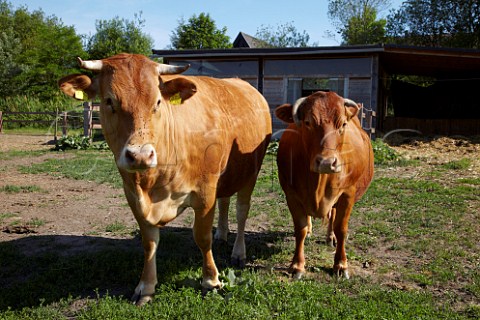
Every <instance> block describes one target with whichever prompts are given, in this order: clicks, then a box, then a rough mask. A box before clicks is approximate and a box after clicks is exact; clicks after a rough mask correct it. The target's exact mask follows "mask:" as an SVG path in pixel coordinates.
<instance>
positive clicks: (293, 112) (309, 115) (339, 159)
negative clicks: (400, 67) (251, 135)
mask: <svg viewBox="0 0 480 320" xmlns="http://www.w3.org/2000/svg"><path fill="white" fill-rule="evenodd" d="M358 110H359V106H358V105H357V104H356V103H355V102H353V101H352V100H349V99H344V98H342V97H340V96H339V95H337V94H336V93H334V92H322V91H319V92H316V93H314V94H312V95H310V96H308V97H306V98H300V99H299V100H297V102H296V103H295V104H294V105H293V106H292V105H291V104H284V105H281V106H278V107H277V108H276V109H275V115H276V116H277V118H279V119H281V120H283V121H285V122H287V123H295V124H296V129H297V131H298V133H299V134H300V135H301V137H302V142H303V145H304V148H305V151H306V154H308V155H309V156H310V170H311V171H314V172H317V173H338V172H340V171H341V170H342V165H343V164H344V163H345V161H346V156H347V155H346V154H345V153H348V150H347V148H343V145H344V143H345V136H346V134H345V133H346V132H347V131H348V129H349V123H350V121H351V119H352V118H353V117H354V116H355V115H356V114H357V113H358ZM350 156H351V155H350Z"/></svg>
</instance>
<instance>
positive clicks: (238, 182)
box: [175, 76, 272, 197]
mask: <svg viewBox="0 0 480 320" xmlns="http://www.w3.org/2000/svg"><path fill="white" fill-rule="evenodd" d="M185 78H187V79H188V80H190V81H192V82H193V83H195V85H196V87H197V93H196V94H195V95H194V96H193V97H192V98H190V99H189V100H187V101H186V102H185V105H181V106H178V108H179V110H178V112H177V114H176V115H175V116H176V121H179V120H180V119H181V121H185V123H188V127H189V128H188V130H191V131H192V132H199V133H201V134H204V135H205V137H206V138H205V140H204V141H205V142H206V143H207V144H206V145H203V146H198V145H197V146H189V148H194V147H198V148H200V149H202V150H205V155H204V159H203V160H204V161H209V159H208V157H210V155H212V157H214V159H212V160H211V161H212V162H215V161H216V160H217V158H216V157H217V155H214V153H219V154H221V157H222V159H223V160H224V163H223V164H220V166H221V169H220V173H221V174H220V177H219V180H218V185H217V197H227V196H231V195H233V194H234V193H235V192H237V191H238V190H239V189H241V188H242V186H243V185H244V184H245V183H247V182H248V181H250V179H255V178H256V176H257V174H258V171H259V170H260V166H261V164H262V161H263V158H264V155H265V152H266V148H267V146H268V143H269V141H270V136H271V133H272V126H271V117H270V111H269V107H268V103H267V102H266V100H265V99H264V97H263V96H262V95H261V94H260V93H259V92H258V91H257V90H256V89H255V88H254V87H252V86H251V85H250V84H249V83H247V82H245V81H243V80H241V79H215V78H210V77H202V76H198V77H196V76H193V77H187V76H186V77H185Z"/></svg>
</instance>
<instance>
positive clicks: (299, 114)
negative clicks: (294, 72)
mask: <svg viewBox="0 0 480 320" xmlns="http://www.w3.org/2000/svg"><path fill="white" fill-rule="evenodd" d="M358 110H359V106H358V105H357V104H356V103H355V102H353V101H351V100H348V99H344V98H342V97H340V96H338V95H337V94H336V93H334V92H316V93H314V94H312V95H310V96H308V97H306V98H301V99H299V100H298V101H297V102H296V103H295V105H294V106H292V105H291V104H284V105H281V106H279V107H277V108H276V110H275V114H276V116H277V117H278V118H279V119H281V120H283V121H285V122H287V123H290V125H289V126H288V128H287V130H286V131H285V132H284V133H283V135H282V138H281V139H280V146H279V149H278V155H277V164H278V170H279V179H280V184H281V186H282V188H283V190H284V192H285V195H286V197H287V203H288V207H289V209H290V213H291V215H292V218H293V223H294V226H295V243H296V244H295V254H294V256H293V260H292V263H291V265H290V269H289V271H290V272H291V273H292V274H293V275H294V276H295V277H296V278H301V276H302V275H303V274H304V273H305V257H304V241H305V237H306V236H307V232H308V228H309V227H308V226H309V220H310V216H313V217H317V218H322V219H324V220H326V219H330V220H331V221H333V232H334V234H335V237H336V240H337V244H336V252H335V259H334V265H333V269H334V272H335V273H336V274H338V275H341V274H343V275H344V276H345V277H346V278H348V277H349V275H348V267H347V256H346V254H345V240H346V237H347V232H348V220H349V218H350V213H351V211H352V207H353V205H354V203H355V202H356V201H357V200H359V199H360V198H361V196H362V195H363V194H364V193H365V191H366V189H367V188H368V186H369V184H370V182H371V180H372V177H373V151H372V146H371V144H370V139H369V137H368V136H367V134H366V133H365V132H364V131H363V129H362V128H361V126H360V122H359V120H358V118H357V117H356V115H357V113H358Z"/></svg>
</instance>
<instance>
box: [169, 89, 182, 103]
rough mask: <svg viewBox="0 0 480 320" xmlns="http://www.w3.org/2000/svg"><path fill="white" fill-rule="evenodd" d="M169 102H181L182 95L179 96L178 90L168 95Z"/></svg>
mask: <svg viewBox="0 0 480 320" xmlns="http://www.w3.org/2000/svg"><path fill="white" fill-rule="evenodd" d="M170 103H171V104H174V105H179V104H182V97H180V92H177V93H175V94H174V95H173V96H171V97H170Z"/></svg>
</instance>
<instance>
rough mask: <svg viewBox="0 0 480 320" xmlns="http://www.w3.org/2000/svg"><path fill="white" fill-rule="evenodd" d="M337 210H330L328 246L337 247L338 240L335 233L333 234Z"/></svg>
mask: <svg viewBox="0 0 480 320" xmlns="http://www.w3.org/2000/svg"><path fill="white" fill-rule="evenodd" d="M336 211H337V209H336V208H335V207H333V208H332V210H330V212H329V213H328V227H327V239H326V243H327V245H329V246H331V247H335V245H336V242H337V239H336V238H335V233H334V232H333V222H334V221H335V214H336Z"/></svg>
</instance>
